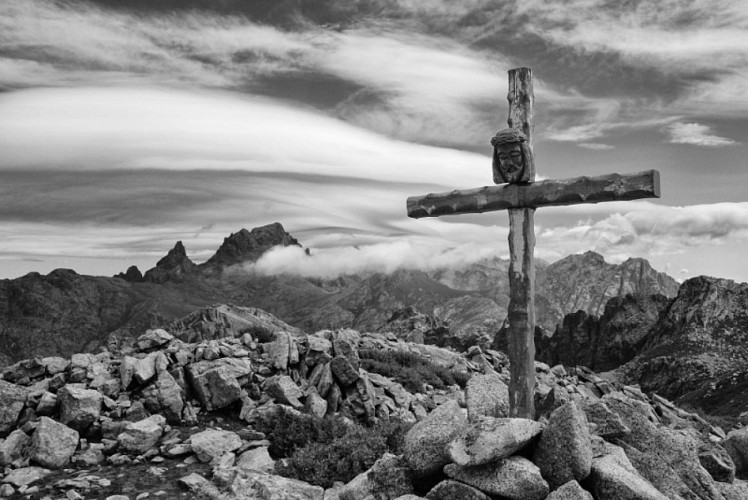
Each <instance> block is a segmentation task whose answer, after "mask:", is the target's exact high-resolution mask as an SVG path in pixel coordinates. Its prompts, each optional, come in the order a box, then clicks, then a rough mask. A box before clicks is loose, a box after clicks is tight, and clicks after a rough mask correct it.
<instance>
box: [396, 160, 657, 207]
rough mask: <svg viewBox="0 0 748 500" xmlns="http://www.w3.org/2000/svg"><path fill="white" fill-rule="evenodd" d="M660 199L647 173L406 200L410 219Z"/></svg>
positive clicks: (652, 177)
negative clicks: (513, 209) (514, 209)
mask: <svg viewBox="0 0 748 500" xmlns="http://www.w3.org/2000/svg"><path fill="white" fill-rule="evenodd" d="M659 197H660V174H659V172H658V171H657V170H647V171H645V172H637V173H632V174H608V175H600V176H596V177H586V176H583V177H574V178H572V179H563V180H546V181H538V182H532V183H529V184H524V185H519V184H499V185H498V186H486V187H481V188H476V189H466V190H455V191H451V192H448V193H433V194H427V195H425V196H411V197H410V198H408V201H407V207H408V216H409V217H412V218H414V219H419V218H422V217H438V216H440V215H452V214H474V213H483V212H490V211H494V210H508V209H511V208H537V207H544V206H559V205H577V204H580V203H600V202H604V201H623V200H637V199H641V198H659Z"/></svg>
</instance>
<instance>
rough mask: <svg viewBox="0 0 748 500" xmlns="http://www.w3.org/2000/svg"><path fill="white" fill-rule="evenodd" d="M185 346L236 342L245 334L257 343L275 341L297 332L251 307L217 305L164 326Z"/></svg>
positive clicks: (298, 333)
mask: <svg viewBox="0 0 748 500" xmlns="http://www.w3.org/2000/svg"><path fill="white" fill-rule="evenodd" d="M168 328H169V330H171V331H173V332H174V334H175V335H176V336H177V337H178V338H180V339H181V340H183V341H185V342H202V341H208V340H217V339H222V338H240V337H241V336H242V335H244V334H245V333H248V334H250V335H252V336H253V337H255V338H257V339H258V340H260V341H261V342H268V341H270V340H273V339H274V338H275V335H276V334H277V333H278V332H289V333H291V334H292V335H300V334H301V330H299V329H298V328H296V327H294V326H291V325H289V324H287V323H285V322H284V321H281V320H279V319H278V318H276V317H275V316H273V315H272V314H269V313H267V312H265V311H263V310H262V309H257V308H255V307H242V306H235V305H232V304H217V305H213V306H210V307H204V308H202V309H198V310H197V311H194V312H192V313H190V314H188V315H187V316H185V317H184V318H181V319H178V320H176V321H174V322H173V323H171V324H170V325H169V326H168Z"/></svg>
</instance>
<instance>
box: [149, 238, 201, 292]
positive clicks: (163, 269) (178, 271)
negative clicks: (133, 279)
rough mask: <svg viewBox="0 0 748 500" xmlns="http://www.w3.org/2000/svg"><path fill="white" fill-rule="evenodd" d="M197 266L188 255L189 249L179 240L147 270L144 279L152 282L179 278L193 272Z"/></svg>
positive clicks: (163, 281)
mask: <svg viewBox="0 0 748 500" xmlns="http://www.w3.org/2000/svg"><path fill="white" fill-rule="evenodd" d="M196 267H197V266H196V265H195V263H194V262H192V261H191V260H190V259H189V257H187V251H186V250H185V248H184V245H183V244H182V242H181V241H177V243H176V244H175V245H174V248H172V249H171V250H169V253H167V254H166V256H165V257H163V258H162V259H161V260H159V261H158V262H157V263H156V267H154V268H152V269H149V270H148V271H146V273H145V275H144V276H143V280H144V281H149V282H151V283H165V282H166V281H170V280H174V279H177V280H178V279H182V278H184V277H185V276H186V275H189V274H191V273H192V272H193V271H194V270H195V268H196Z"/></svg>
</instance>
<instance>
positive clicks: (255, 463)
mask: <svg viewBox="0 0 748 500" xmlns="http://www.w3.org/2000/svg"><path fill="white" fill-rule="evenodd" d="M236 466H237V467H239V468H241V469H246V470H256V471H260V472H271V471H272V470H273V467H274V466H275V461H274V460H273V459H272V458H270V454H269V453H268V448H267V446H261V447H259V448H253V449H251V450H247V451H245V452H244V453H242V454H241V455H239V459H238V460H237V462H236Z"/></svg>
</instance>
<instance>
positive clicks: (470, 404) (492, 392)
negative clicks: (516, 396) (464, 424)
mask: <svg viewBox="0 0 748 500" xmlns="http://www.w3.org/2000/svg"><path fill="white" fill-rule="evenodd" d="M465 400H466V403H467V411H468V420H469V421H470V422H474V421H475V420H477V419H478V417H481V416H488V417H508V416H509V387H508V386H507V385H506V384H505V383H504V382H503V381H502V380H501V377H500V376H499V375H498V374H496V373H489V374H486V375H480V374H476V375H473V376H472V377H470V380H468V383H467V387H466V388H465Z"/></svg>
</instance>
